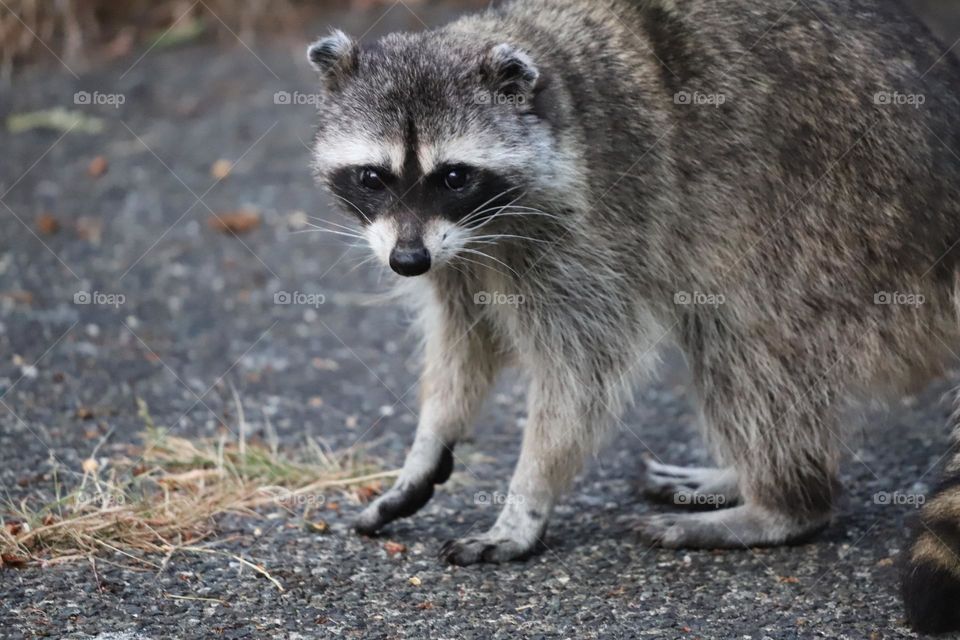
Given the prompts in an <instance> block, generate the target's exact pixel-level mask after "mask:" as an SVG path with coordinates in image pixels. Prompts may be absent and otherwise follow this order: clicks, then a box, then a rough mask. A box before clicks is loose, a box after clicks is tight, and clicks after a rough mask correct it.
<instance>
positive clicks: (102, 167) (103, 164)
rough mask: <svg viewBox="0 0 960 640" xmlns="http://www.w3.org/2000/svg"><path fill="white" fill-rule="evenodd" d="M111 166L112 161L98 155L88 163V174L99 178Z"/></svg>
mask: <svg viewBox="0 0 960 640" xmlns="http://www.w3.org/2000/svg"><path fill="white" fill-rule="evenodd" d="M109 168H110V163H109V162H108V161H107V159H106V158H105V157H103V156H97V157H95V158H94V159H93V160H91V161H90V164H88V165H87V175H88V176H90V177H91V178H99V177H100V176H102V175H103V174H105V173H106V172H107V169H109Z"/></svg>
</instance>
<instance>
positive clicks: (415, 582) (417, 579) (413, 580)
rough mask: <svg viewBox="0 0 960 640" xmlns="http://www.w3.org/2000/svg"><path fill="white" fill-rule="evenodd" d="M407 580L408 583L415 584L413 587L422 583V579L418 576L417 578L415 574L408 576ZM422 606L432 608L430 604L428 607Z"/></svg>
mask: <svg viewBox="0 0 960 640" xmlns="http://www.w3.org/2000/svg"><path fill="white" fill-rule="evenodd" d="M408 582H409V583H410V584H412V585H413V586H415V587H419V586H420V585H421V584H423V582H422V581H421V580H420V578H418V577H417V576H413V577H412V578H410V580H408ZM424 608H425V609H432V608H433V605H430V606H429V607H424Z"/></svg>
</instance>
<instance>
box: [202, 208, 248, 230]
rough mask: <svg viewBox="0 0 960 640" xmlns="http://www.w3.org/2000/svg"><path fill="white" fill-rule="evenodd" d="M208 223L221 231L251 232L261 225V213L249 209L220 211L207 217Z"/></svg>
mask: <svg viewBox="0 0 960 640" xmlns="http://www.w3.org/2000/svg"><path fill="white" fill-rule="evenodd" d="M207 225H209V227H210V228H211V229H213V230H214V231H220V232H221V233H235V234H241V233H249V232H251V231H253V230H254V229H256V228H257V227H259V226H260V214H259V213H258V212H256V211H251V210H249V209H241V210H239V211H229V212H226V213H218V214H214V215H211V216H210V217H209V218H207Z"/></svg>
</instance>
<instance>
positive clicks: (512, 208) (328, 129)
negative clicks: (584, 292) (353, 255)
mask: <svg viewBox="0 0 960 640" xmlns="http://www.w3.org/2000/svg"><path fill="white" fill-rule="evenodd" d="M308 57H309V60H310V62H311V64H312V65H313V66H314V67H315V68H316V70H317V71H318V72H319V74H320V77H321V85H322V87H321V93H320V96H321V99H320V101H319V106H318V110H319V118H320V123H319V128H318V132H317V137H316V146H315V152H314V162H315V170H316V174H317V177H318V180H319V181H320V182H321V183H322V184H324V185H325V186H326V187H327V188H328V189H329V190H330V192H331V193H332V194H333V195H334V196H335V197H336V198H338V200H339V201H340V203H341V204H342V205H343V206H344V208H345V209H346V210H348V211H349V212H350V213H351V214H352V215H354V216H356V218H357V221H358V223H359V224H360V225H361V227H362V229H363V233H364V236H365V237H366V238H367V240H368V242H369V244H370V246H371V248H372V249H373V251H374V252H375V253H376V255H377V257H378V258H379V259H380V260H381V261H382V262H383V263H384V264H387V265H389V266H390V268H392V269H393V270H394V271H395V272H396V273H398V274H400V275H402V276H417V275H421V274H424V273H426V272H427V271H429V270H430V269H431V268H438V267H440V266H442V265H444V264H445V263H448V262H450V261H451V260H455V259H456V258H457V257H458V256H462V255H463V254H467V255H469V254H470V252H471V251H476V250H477V248H479V247H482V245H481V244H479V243H490V242H496V241H497V239H498V238H499V237H503V235H505V234H501V235H500V236H497V235H490V234H491V229H492V228H494V227H496V226H498V225H490V224H489V223H491V222H493V220H494V219H498V220H499V221H503V220H504V219H505V218H507V217H509V216H515V217H519V216H520V215H522V213H523V209H522V208H520V203H521V202H523V198H524V196H525V195H527V194H529V193H531V192H535V191H537V190H540V189H542V188H544V185H549V184H550V183H551V181H553V180H555V176H553V175H552V173H553V172H554V170H553V169H552V167H551V163H550V160H549V159H550V157H551V156H552V154H553V148H554V146H555V141H554V137H553V133H552V128H551V125H550V123H549V117H548V116H547V115H545V113H546V112H549V107H546V108H545V107H543V106H542V104H540V103H541V102H542V100H541V98H542V96H541V95H540V90H541V88H542V87H543V86H544V84H545V82H544V78H543V77H542V75H541V72H540V70H539V69H538V66H537V64H536V62H535V61H534V60H533V59H532V58H531V56H530V55H529V54H528V53H527V52H525V51H524V50H523V49H522V48H520V47H517V46H514V45H512V44H510V43H508V42H497V41H481V40H480V39H479V38H476V37H471V36H469V35H465V34H463V33H459V34H458V33H453V32H446V31H434V32H426V33H419V34H395V35H391V36H388V37H386V38H384V39H383V40H381V41H380V42H378V43H376V44H374V45H371V46H363V47H361V46H360V45H359V44H358V43H357V42H355V41H354V40H353V39H351V38H350V37H348V36H347V35H345V34H344V33H342V32H340V31H335V32H333V34H332V35H330V36H328V37H326V38H323V39H321V40H319V41H317V42H315V43H314V44H312V45H311V46H310V47H309V49H308ZM471 243H477V244H474V245H472V246H473V248H471Z"/></svg>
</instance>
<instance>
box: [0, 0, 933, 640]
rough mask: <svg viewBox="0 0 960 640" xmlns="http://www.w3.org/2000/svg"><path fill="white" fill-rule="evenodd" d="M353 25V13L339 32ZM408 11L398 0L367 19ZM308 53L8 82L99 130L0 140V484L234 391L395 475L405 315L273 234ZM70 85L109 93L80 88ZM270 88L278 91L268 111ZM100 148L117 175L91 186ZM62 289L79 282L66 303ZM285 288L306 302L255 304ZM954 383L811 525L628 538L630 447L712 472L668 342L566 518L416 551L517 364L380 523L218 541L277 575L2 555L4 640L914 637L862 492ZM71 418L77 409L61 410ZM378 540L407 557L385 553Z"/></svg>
mask: <svg viewBox="0 0 960 640" xmlns="http://www.w3.org/2000/svg"><path fill="white" fill-rule="evenodd" d="M428 17H429V18H430V20H429V21H434V20H441V19H442V18H443V16H442V15H431V16H428ZM341 23H342V22H341ZM363 24H364V22H363V20H361V19H360V18H356V19H355V21H354V22H353V23H351V22H350V21H347V22H346V26H347V27H351V28H353V30H354V31H355V32H357V33H360V32H362V31H363V28H357V27H361V26H362V25H363ZM417 24H418V22H417V21H416V20H415V19H414V18H413V17H412V16H411V15H408V14H406V13H405V12H404V11H403V10H402V8H398V9H396V11H395V12H393V13H392V14H391V15H390V16H388V17H387V19H385V20H383V21H381V22H380V23H378V24H377V26H376V30H377V31H385V30H388V29H393V28H410V27H416V26H417ZM318 32H319V29H318ZM301 53H302V46H301V44H286V43H276V44H274V45H273V46H260V47H257V48H256V49H255V50H248V49H247V48H246V47H245V46H240V45H237V46H235V47H232V48H228V49H223V48H216V47H214V46H212V45H206V44H195V45H191V46H187V47H184V48H179V49H168V50H162V51H161V50H156V51H150V52H148V53H147V54H146V55H145V56H144V57H143V58H142V59H141V60H139V61H137V58H138V57H139V54H137V55H133V56H131V57H130V58H125V59H122V60H119V61H117V62H115V63H112V64H111V65H109V66H107V67H105V68H101V69H98V70H96V71H92V72H86V73H78V74H77V76H78V77H75V76H74V75H73V74H72V73H71V72H69V71H68V70H67V69H65V68H63V67H56V68H49V69H38V70H34V71H29V72H26V73H25V74H23V75H21V76H19V77H17V78H16V79H15V80H14V82H13V84H12V85H9V84H8V85H7V86H5V87H3V90H2V91H0V114H2V115H8V114H11V113H19V112H25V111H33V110H36V109H41V108H52V107H58V106H59V107H64V108H68V109H77V110H80V111H82V112H84V113H86V114H89V115H93V116H96V117H99V118H102V119H103V120H104V122H105V127H104V129H103V131H102V132H100V133H82V132H79V131H78V130H74V131H71V132H70V133H69V134H67V135H62V133H61V132H57V131H50V130H34V131H30V132H26V133H19V134H15V135H12V134H9V133H7V132H3V133H0V136H2V137H0V146H2V148H3V150H4V160H3V163H2V165H0V194H2V195H0V201H2V203H3V204H2V205H0V229H2V233H0V396H2V402H3V404H0V487H2V488H3V489H4V490H5V491H7V492H8V493H11V494H13V495H21V494H23V493H25V492H29V491H32V490H34V489H36V488H39V487H44V486H49V482H50V474H49V472H50V470H51V469H52V467H53V465H54V464H59V465H61V466H62V467H66V468H70V469H79V466H80V462H81V460H83V459H84V458H85V457H87V456H88V455H89V454H90V451H91V449H92V447H93V446H94V443H95V442H96V438H95V437H94V438H93V439H91V435H93V436H96V435H99V434H102V433H105V432H107V431H108V430H113V435H112V436H111V442H112V443H115V444H117V445H122V443H124V442H129V441H131V440H132V439H134V438H135V435H136V434H137V433H138V432H139V431H140V430H141V429H142V427H143V425H142V423H141V420H140V419H139V418H138V417H137V409H136V402H135V399H136V398H143V399H144V400H146V402H147V403H148V404H149V406H150V408H151V412H152V414H153V416H154V418H155V420H156V421H157V422H158V423H159V424H167V425H175V428H176V430H177V432H178V433H183V434H189V435H211V434H214V433H216V431H217V429H218V428H220V425H221V424H223V423H224V421H225V422H226V424H228V425H229V424H232V422H231V417H230V416H231V415H232V408H231V405H232V399H231V391H230V389H231V386H232V387H235V388H236V389H237V391H238V393H239V394H240V396H241V397H242V398H243V403H244V407H245V410H246V414H247V416H248V419H249V420H250V422H251V425H252V428H253V429H254V430H255V431H260V430H262V429H263V427H264V424H265V421H266V420H267V419H268V418H269V420H270V422H271V423H272V424H273V425H274V426H275V427H276V429H277V430H278V432H279V433H280V435H281V438H282V440H283V442H284V443H285V444H286V445H287V446H291V447H292V446H296V445H297V443H300V442H302V441H303V438H304V436H305V435H310V436H314V437H322V438H324V439H325V440H327V441H328V442H330V443H332V444H334V445H337V446H348V445H351V444H353V443H355V442H357V441H363V442H373V443H375V447H374V451H375V452H376V453H377V454H378V455H380V456H382V457H383V458H384V459H385V460H387V461H388V463H389V464H392V465H393V464H396V465H399V464H400V462H401V461H402V457H403V452H404V448H405V447H406V446H407V445H408V444H409V441H410V437H411V432H412V430H413V427H414V424H415V415H414V412H413V409H415V408H416V405H415V399H416V388H415V387H416V381H417V377H418V371H417V366H416V359H415V357H414V351H413V348H414V345H413V340H412V339H410V336H409V334H408V332H407V328H408V323H407V318H406V317H405V315H404V313H403V312H402V311H401V310H400V309H398V308H396V307H393V306H388V305H379V306H371V305H370V302H371V300H373V299H374V297H375V294H376V293H377V292H378V291H381V290H382V287H381V286H380V283H379V282H378V277H379V274H378V272H377V271H376V269H371V268H368V267H360V268H354V267H355V265H356V264H357V263H359V262H360V261H361V260H362V259H363V258H365V257H366V254H365V253H363V252H362V251H360V250H354V249H349V248H347V247H346V245H345V244H343V243H340V242H337V241H336V240H335V239H328V238H325V237H323V236H321V235H320V234H315V233H302V234H298V233H294V232H295V231H298V230H301V229H302V228H303V225H304V216H305V215H315V216H319V217H322V218H325V219H331V220H337V219H338V218H337V214H336V213H334V212H333V211H331V209H330V203H329V202H328V201H327V200H326V199H325V198H323V197H322V196H321V195H319V194H318V193H317V191H316V189H315V188H314V187H313V185H312V182H311V178H310V175H309V171H308V169H307V163H308V152H307V148H306V144H305V141H308V140H309V136H310V128H311V124H312V123H311V118H312V107H311V106H310V105H309V104H297V103H298V102H300V100H299V99H298V98H297V97H296V96H298V95H300V94H297V93H296V92H298V91H299V92H304V95H305V94H307V93H309V92H310V91H311V80H312V77H311V73H310V72H309V70H308V69H307V68H306V65H304V64H302V63H301V60H300V57H301ZM67 64H69V61H67ZM78 91H87V92H90V93H91V94H92V93H93V92H101V93H102V94H112V93H120V94H122V95H123V96H124V97H125V100H126V101H125V103H124V104H123V105H121V106H120V107H119V108H114V107H112V106H109V105H79V106H78V105H75V104H74V98H73V96H74V93H75V92H78ZM278 91H279V92H287V93H288V94H289V95H291V100H290V102H291V103H292V104H279V105H278V104H276V101H275V93H276V92H278ZM97 155H103V156H105V157H106V158H107V159H108V160H109V165H110V166H109V170H108V171H107V172H106V173H105V174H104V175H102V176H101V177H99V178H92V177H91V176H90V175H88V165H89V163H90V162H91V160H92V159H93V158H94V157H95V156H97ZM220 158H226V159H230V160H237V165H236V167H235V168H234V171H233V173H232V174H231V175H230V176H229V177H228V178H226V179H225V180H223V181H220V182H216V180H215V179H214V178H213V177H211V174H210V168H211V165H212V164H213V163H214V162H215V161H216V160H217V159H220ZM244 207H246V208H250V209H255V210H257V211H259V212H260V213H261V215H262V219H263V224H262V226H261V227H260V228H258V229H256V230H254V231H252V232H250V233H248V234H244V235H242V236H240V237H238V238H237V237H231V236H229V235H226V234H223V233H219V232H216V231H214V230H211V229H210V228H209V227H208V224H207V220H208V218H210V216H211V212H218V213H220V212H224V211H233V210H237V209H241V208H244ZM45 212H49V213H50V214H52V215H54V216H55V217H56V218H57V219H58V220H59V222H60V227H61V228H60V230H59V231H58V232H57V233H53V234H49V235H47V234H44V233H41V232H40V231H38V230H37V227H36V222H35V220H36V218H37V216H39V215H41V214H43V213H45ZM78 292H90V293H91V294H92V293H93V292H96V293H99V294H101V295H100V296H98V297H97V298H96V300H94V303H93V304H77V303H76V302H75V299H74V298H75V295H76V294H77V293H78ZM278 292H291V293H292V292H300V293H303V294H307V295H310V294H316V295H322V296H324V299H325V302H324V304H322V305H319V306H310V305H297V304H290V305H284V304H276V303H275V294H276V293H278ZM104 296H107V297H104ZM109 296H114V297H113V298H110V297H109ZM117 296H123V299H122V303H121V304H117V305H115V306H113V305H112V304H110V303H111V302H120V301H121V299H120V298H118V297H117ZM98 302H100V303H98ZM949 386H950V385H949V383H948V382H943V383H940V384H938V385H935V386H934V387H932V388H929V389H925V390H923V391H922V392H920V393H918V394H917V395H916V396H911V397H909V398H906V399H904V400H902V401H898V402H896V403H894V404H892V405H891V406H890V407H888V408H887V409H883V410H880V409H870V410H868V411H867V412H866V415H867V419H866V421H865V423H864V425H865V426H862V427H859V428H856V429H852V430H851V431H852V433H851V436H850V438H849V439H848V440H847V444H848V449H849V451H848V453H849V454H850V455H849V460H848V462H847V464H846V465H845V467H844V470H843V475H844V477H843V480H844V483H845V485H846V487H847V491H848V494H847V497H846V500H845V502H844V504H843V506H842V507H841V509H840V510H839V513H838V516H837V519H836V522H835V524H834V525H833V526H832V527H831V528H830V529H829V530H827V531H826V532H825V533H823V534H822V535H821V536H819V537H818V538H817V539H816V540H815V541H814V542H812V543H810V544H806V545H803V546H798V547H793V548H782V549H770V550H751V551H742V552H733V551H730V552H684V551H661V550H649V549H647V548H645V547H644V546H643V545H641V544H640V543H639V542H638V540H637V539H636V537H635V535H634V534H633V531H632V527H631V522H632V520H633V519H634V518H635V517H636V516H637V514H641V513H644V512H646V511H648V510H651V509H656V508H658V507H654V506H652V505H650V504H648V503H647V502H645V501H644V500H643V499H642V498H641V497H640V496H639V494H638V491H637V485H638V484H639V481H640V477H641V473H642V468H643V463H642V456H644V455H648V454H653V455H656V456H658V457H659V458H661V459H663V460H665V461H668V462H675V463H691V462H702V461H704V453H703V451H702V449H701V448H700V444H699V440H698V439H697V437H696V428H695V424H694V416H693V413H692V411H691V408H690V406H689V404H688V400H687V385H686V376H685V373H684V371H683V369H682V367H681V366H680V365H679V363H678V362H677V359H676V358H674V357H667V358H666V363H665V365H664V372H663V377H662V379H661V380H660V381H659V382H655V383H651V384H650V385H648V386H645V387H643V388H641V389H640V390H639V392H638V402H637V406H636V408H635V409H633V410H631V411H630V412H629V413H628V414H627V415H626V416H625V417H624V420H623V422H624V427H623V428H622V429H621V430H619V431H618V433H617V434H616V435H615V437H614V438H613V441H612V442H611V444H610V446H608V447H607V448H606V449H605V450H604V453H603V454H602V455H601V456H600V457H599V459H597V460H596V461H595V463H594V464H593V466H592V467H591V470H590V471H589V472H588V473H587V474H585V475H584V476H583V477H582V478H581V479H580V480H579V481H578V483H577V486H576V488H575V491H574V492H573V493H572V494H571V495H570V497H569V498H567V499H566V500H565V501H564V503H563V504H562V506H561V507H559V508H558V510H557V514H556V517H555V520H554V524H553V526H552V528H551V530H550V531H549V532H548V535H547V537H546V543H547V545H548V547H549V548H548V549H547V550H546V551H545V552H544V553H543V554H542V555H539V556H537V557H535V558H533V559H531V560H529V561H527V562H525V563H517V564H510V565H506V566H480V567H470V568H465V569H461V568H454V567H447V566H443V565H441V564H440V563H439V562H438V561H437V560H436V559H435V552H436V551H437V549H438V548H439V546H440V545H441V544H442V542H443V541H445V540H447V539H449V538H450V537H453V536H459V535H463V534H464V533H466V532H467V531H469V530H471V529H473V528H479V527H484V526H486V525H488V524H490V523H491V522H492V521H493V519H494V518H495V514H496V510H495V506H493V505H491V504H489V501H486V502H485V501H483V500H481V499H478V496H479V495H484V496H488V495H492V494H494V493H495V492H497V491H504V490H505V489H506V483H507V480H508V478H509V474H510V470H511V468H512V465H513V463H514V462H515V460H516V456H517V452H518V446H519V438H520V431H521V427H522V419H523V405H522V397H523V394H522V387H521V385H520V381H519V379H518V378H517V377H516V376H514V375H511V376H508V377H507V379H505V380H504V382H503V383H502V384H501V386H500V388H499V390H498V392H497V394H496V396H495V397H494V398H493V399H492V401H491V402H490V404H489V407H488V410H487V411H486V412H485V414H484V416H483V418H482V420H481V421H480V423H479V425H478V428H477V432H476V433H477V435H476V438H475V442H473V443H470V444H467V445H465V446H463V447H462V448H461V449H459V450H458V457H459V458H461V459H462V460H463V462H464V463H465V464H461V465H460V466H459V468H458V470H457V473H456V475H455V476H454V478H453V481H451V482H450V483H448V484H447V485H445V486H444V487H443V488H442V489H440V490H439V491H438V493H437V496H436V497H435V498H434V500H433V501H432V502H431V503H430V504H429V505H428V506H427V507H426V508H425V509H424V510H423V511H422V512H421V513H420V514H419V515H418V516H417V517H415V518H413V519H411V520H406V521H402V522H398V523H396V524H395V525H393V526H392V527H390V529H389V530H388V532H386V534H385V535H384V537H382V538H381V539H373V540H371V539H363V538H360V537H357V536H355V535H353V534H352V533H351V532H350V531H349V530H348V526H347V523H348V519H349V516H350V515H351V514H352V512H353V511H354V510H355V509H356V505H349V504H345V505H343V507H342V509H341V511H340V513H338V512H335V511H329V512H328V513H327V514H325V516H324V517H325V518H327V519H328V521H329V522H330V523H331V530H330V532H329V533H327V534H325V535H317V534H308V533H305V532H304V531H303V529H302V528H301V527H300V525H299V524H298V522H297V521H296V520H295V519H293V518H289V517H286V516H285V515H280V514H268V516H270V517H268V519H266V520H263V521H252V520H243V519H233V518H229V519H225V520H224V522H223V523H222V530H223V533H224V537H225V538H229V541H228V542H225V543H224V544H223V547H222V548H224V549H226V550H229V551H231V552H232V553H237V554H242V555H243V556H244V557H246V558H250V559H253V560H255V561H257V562H259V563H262V564H263V565H264V566H265V567H267V568H268V569H269V571H270V573H271V574H272V575H273V576H274V577H275V578H276V579H277V580H278V581H279V582H280V583H281V584H282V585H283V587H284V591H283V592H282V593H281V592H280V591H279V590H277V589H276V588H275V587H274V586H273V585H272V584H271V583H270V582H268V581H267V580H265V579H264V578H262V577H261V576H259V575H257V574H255V573H253V572H251V571H250V570H249V568H244V567H242V566H240V564H239V563H236V562H233V561H231V560H230V559H228V558H221V557H214V556H201V557H198V556H195V555H189V556H188V555H180V556H175V557H174V558H173V560H172V561H171V562H170V564H169V566H168V567H167V568H166V569H165V570H163V571H161V572H159V573H158V572H156V571H141V570H136V569H135V568H131V567H130V566H129V565H130V563H129V562H124V559H123V558H122V557H120V556H109V555H105V556H103V557H102V558H101V559H99V560H98V561H97V562H96V564H95V566H92V565H91V564H90V563H88V562H78V563H75V564H65V565H58V566H54V567H48V568H43V569H41V568H36V567H31V568H26V569H22V570H16V571H13V570H7V571H0V637H3V638H21V637H24V638H28V637H57V638H90V637H96V638H101V639H107V638H114V639H117V640H120V639H134V638H149V639H161V638H206V637H211V636H220V637H224V638H244V637H249V638H260V637H289V638H299V637H328V636H329V637H339V636H343V637H363V638H408V637H409V638H423V637H435V638H463V637H467V638H469V637H477V638H489V637H494V638H500V637H515V636H525V637H574V636H576V637H615V638H619V637H650V638H732V637H742V638H809V637H829V638H857V639H862V638H901V637H914V636H913V635H912V634H911V633H910V632H909V631H908V630H907V629H906V628H905V627H904V626H903V624H902V615H901V609H900V604H899V601H898V596H897V593H896V573H897V569H896V562H897V559H898V555H900V553H901V552H902V550H903V548H904V545H905V539H906V537H905V536H906V533H905V530H904V526H905V522H907V521H909V518H911V517H912V516H913V515H914V513H915V509H914V508H912V507H910V506H906V505H882V504H877V503H876V501H875V500H874V498H873V496H874V494H876V493H877V492H895V491H899V492H903V493H909V494H914V493H923V492H924V491H926V490H927V489H928V485H929V484H930V483H931V482H932V481H933V480H934V479H935V473H931V472H930V469H931V467H933V466H934V464H935V463H936V462H937V460H938V458H939V456H940V454H941V453H942V452H943V451H944V450H945V447H946V445H947V429H946V428H945V426H944V425H945V423H946V420H947V416H948V414H949V406H948V405H947V403H945V402H943V401H942V399H941V398H942V396H943V394H944V393H945V392H946V391H947V390H948V389H949ZM80 407H86V408H90V409H92V410H93V413H94V419H92V420H89V419H87V420H83V419H81V418H79V417H78V416H77V409H78V408H80ZM867 432H869V438H867V437H864V434H865V433H867ZM108 449H109V448H108ZM388 539H389V540H394V541H397V542H400V543H402V544H404V545H406V546H407V552H406V553H403V554H398V555H394V556H391V555H389V554H388V553H387V552H386V550H385V549H384V546H383V543H384V541H385V540H388ZM412 578H417V579H418V580H411V579H412ZM184 597H188V598H206V599H208V600H196V599H190V600H188V599H183V598H184Z"/></svg>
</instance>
